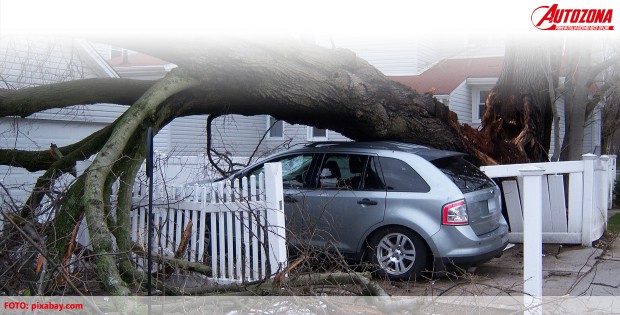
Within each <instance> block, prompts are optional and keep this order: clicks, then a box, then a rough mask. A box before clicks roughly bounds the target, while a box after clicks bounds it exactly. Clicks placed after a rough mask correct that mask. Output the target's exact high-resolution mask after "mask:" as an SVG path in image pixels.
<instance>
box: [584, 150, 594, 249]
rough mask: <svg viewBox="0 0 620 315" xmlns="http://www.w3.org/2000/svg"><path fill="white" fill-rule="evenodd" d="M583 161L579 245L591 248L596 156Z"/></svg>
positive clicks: (590, 156)
mask: <svg viewBox="0 0 620 315" xmlns="http://www.w3.org/2000/svg"><path fill="white" fill-rule="evenodd" d="M581 157H582V159H583V163H584V164H583V213H582V221H581V222H582V223H581V245H582V246H586V247H592V214H593V212H594V208H595V204H594V201H595V199H594V198H595V196H594V161H595V160H596V155H594V154H591V153H588V154H584V155H582V156H581Z"/></svg>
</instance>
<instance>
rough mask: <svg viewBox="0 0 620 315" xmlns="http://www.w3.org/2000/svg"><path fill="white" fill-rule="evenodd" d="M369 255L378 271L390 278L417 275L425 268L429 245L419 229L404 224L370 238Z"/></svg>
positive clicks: (379, 274) (383, 276)
mask: <svg viewBox="0 0 620 315" xmlns="http://www.w3.org/2000/svg"><path fill="white" fill-rule="evenodd" d="M367 257H368V258H369V260H370V263H371V264H372V265H373V266H375V267H377V269H376V270H375V275H377V276H378V277H380V278H384V279H385V278H387V279H390V280H412V279H415V278H416V277H417V276H418V275H419V274H420V273H421V272H422V271H424V269H425V268H426V262H427V249H426V246H425V244H424V241H423V240H422V238H421V237H420V236H418V235H417V234H416V233H414V232H412V231H411V230H409V229H406V228H402V227H391V228H385V229H383V230H380V231H379V232H377V233H376V234H375V235H373V237H372V238H371V239H370V241H369V246H368V249H367Z"/></svg>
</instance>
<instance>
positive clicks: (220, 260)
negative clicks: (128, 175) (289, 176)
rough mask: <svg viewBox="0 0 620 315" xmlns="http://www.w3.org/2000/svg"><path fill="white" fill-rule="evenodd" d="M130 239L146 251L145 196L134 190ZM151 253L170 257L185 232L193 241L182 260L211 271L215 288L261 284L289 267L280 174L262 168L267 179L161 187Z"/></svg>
mask: <svg viewBox="0 0 620 315" xmlns="http://www.w3.org/2000/svg"><path fill="white" fill-rule="evenodd" d="M134 191H135V192H136V193H135V194H136V196H134V205H135V206H138V209H136V210H134V211H132V215H131V224H132V227H131V228H132V235H131V236H132V239H133V240H134V241H135V242H138V243H140V244H143V245H144V246H146V245H145V244H146V240H147V226H148V224H147V217H148V214H147V212H148V200H147V199H146V198H147V197H148V196H147V195H146V194H145V193H143V191H144V189H135V190H134ZM153 200H154V201H153V227H154V233H153V235H154V237H153V240H152V242H153V248H154V252H155V253H163V254H164V255H165V256H173V255H174V252H175V251H176V250H177V247H178V246H179V244H180V242H181V237H182V233H183V231H184V230H185V229H186V227H187V226H188V225H189V224H191V233H190V235H191V238H190V239H189V244H188V246H187V249H186V250H185V252H184V253H183V257H182V258H183V259H185V260H188V261H190V262H199V263H203V264H207V265H209V266H211V271H212V278H213V279H214V280H216V281H218V282H243V281H254V280H260V279H264V278H266V277H269V276H272V275H274V274H275V273H277V272H278V271H281V270H282V269H283V268H284V267H285V265H286V261H287V253H286V243H285V240H286V236H285V226H284V209H283V201H282V200H283V190H282V168H281V165H280V163H267V164H265V173H264V174H260V176H259V177H258V178H256V177H255V176H252V177H250V178H249V179H248V178H243V179H242V180H241V181H239V180H236V181H235V182H234V183H231V182H230V181H228V182H225V181H221V182H217V183H214V184H211V185H195V186H190V187H166V186H159V187H157V189H156V190H154V198H153Z"/></svg>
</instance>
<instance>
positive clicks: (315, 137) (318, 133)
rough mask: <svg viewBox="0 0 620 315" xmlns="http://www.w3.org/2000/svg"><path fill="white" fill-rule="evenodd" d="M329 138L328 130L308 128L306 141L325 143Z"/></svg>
mask: <svg viewBox="0 0 620 315" xmlns="http://www.w3.org/2000/svg"><path fill="white" fill-rule="evenodd" d="M328 138H329V134H328V130H327V129H321V128H317V127H308V141H325V140H327V139H328Z"/></svg>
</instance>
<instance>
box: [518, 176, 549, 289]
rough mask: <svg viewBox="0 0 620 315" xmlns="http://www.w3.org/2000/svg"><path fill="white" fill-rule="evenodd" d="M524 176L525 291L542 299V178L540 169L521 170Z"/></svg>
mask: <svg viewBox="0 0 620 315" xmlns="http://www.w3.org/2000/svg"><path fill="white" fill-rule="evenodd" d="M519 172H520V173H521V176H523V222H526V225H525V226H524V229H523V281H524V283H523V291H524V292H525V294H527V295H529V296H532V297H542V293H543V292H542V176H543V175H544V173H545V170H544V169H542V168H540V167H534V166H531V167H526V168H523V169H520V170H519Z"/></svg>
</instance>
